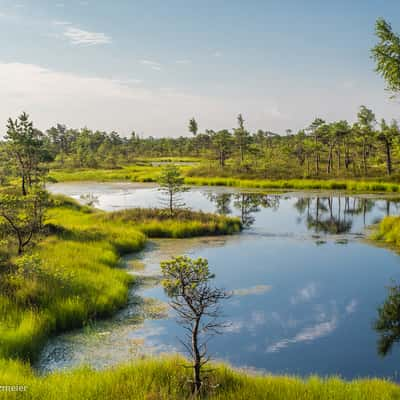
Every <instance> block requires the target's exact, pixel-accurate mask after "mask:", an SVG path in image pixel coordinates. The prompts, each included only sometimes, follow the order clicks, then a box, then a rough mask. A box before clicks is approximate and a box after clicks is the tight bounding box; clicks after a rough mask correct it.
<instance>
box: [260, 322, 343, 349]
mask: <svg viewBox="0 0 400 400" xmlns="http://www.w3.org/2000/svg"><path fill="white" fill-rule="evenodd" d="M337 322H338V321H337V317H336V316H333V317H332V318H331V319H330V320H328V321H325V322H321V323H319V324H316V325H313V326H310V327H306V328H304V329H302V330H301V331H300V332H299V333H298V334H297V335H295V336H294V337H292V338H286V339H282V340H279V341H277V342H275V343H273V344H272V345H270V346H268V347H267V353H276V352H278V351H280V350H282V349H284V348H286V347H288V346H289V345H290V344H295V343H301V342H312V341H314V340H316V339H319V338H321V337H324V336H327V335H329V334H330V333H331V332H333V331H334V330H335V329H336V327H337Z"/></svg>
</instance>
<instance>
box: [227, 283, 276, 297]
mask: <svg viewBox="0 0 400 400" xmlns="http://www.w3.org/2000/svg"><path fill="white" fill-rule="evenodd" d="M271 289H272V286H271V285H257V286H252V287H249V288H241V289H235V290H233V294H234V295H235V296H249V295H255V294H264V293H267V292H269V291H270V290H271Z"/></svg>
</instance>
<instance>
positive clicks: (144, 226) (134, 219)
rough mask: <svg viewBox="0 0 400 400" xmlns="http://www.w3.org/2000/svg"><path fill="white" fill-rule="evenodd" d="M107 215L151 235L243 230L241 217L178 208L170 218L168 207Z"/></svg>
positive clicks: (108, 217)
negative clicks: (166, 208)
mask: <svg viewBox="0 0 400 400" xmlns="http://www.w3.org/2000/svg"><path fill="white" fill-rule="evenodd" d="M103 218H104V219H105V220H107V221H118V222H123V223H128V224H132V225H133V226H135V227H136V228H137V229H139V230H140V231H141V232H143V233H145V234H146V235H147V236H148V237H151V238H187V237H194V236H212V235H226V234H232V233H236V232H239V231H240V230H241V223H240V220H239V219H238V218H231V217H225V216H222V215H216V214H209V213H203V212H201V211H188V210H177V211H176V213H175V215H174V217H173V218H170V217H169V215H168V213H166V212H165V211H164V210H160V209H141V208H134V209H130V210H124V211H117V212H113V213H107V214H104V216H103Z"/></svg>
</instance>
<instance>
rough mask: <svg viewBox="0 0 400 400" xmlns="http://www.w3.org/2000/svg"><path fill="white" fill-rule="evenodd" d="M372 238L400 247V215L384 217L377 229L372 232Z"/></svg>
mask: <svg viewBox="0 0 400 400" xmlns="http://www.w3.org/2000/svg"><path fill="white" fill-rule="evenodd" d="M371 239H373V240H375V241H380V242H382V243H384V244H387V245H389V246H393V247H395V248H397V249H400V217H397V216H389V217H385V218H383V220H382V221H381V222H380V223H379V225H378V227H377V229H376V230H375V231H374V232H373V233H372V235H371Z"/></svg>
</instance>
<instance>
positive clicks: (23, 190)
mask: <svg viewBox="0 0 400 400" xmlns="http://www.w3.org/2000/svg"><path fill="white" fill-rule="evenodd" d="M22 194H23V195H24V196H26V186H25V175H22Z"/></svg>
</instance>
